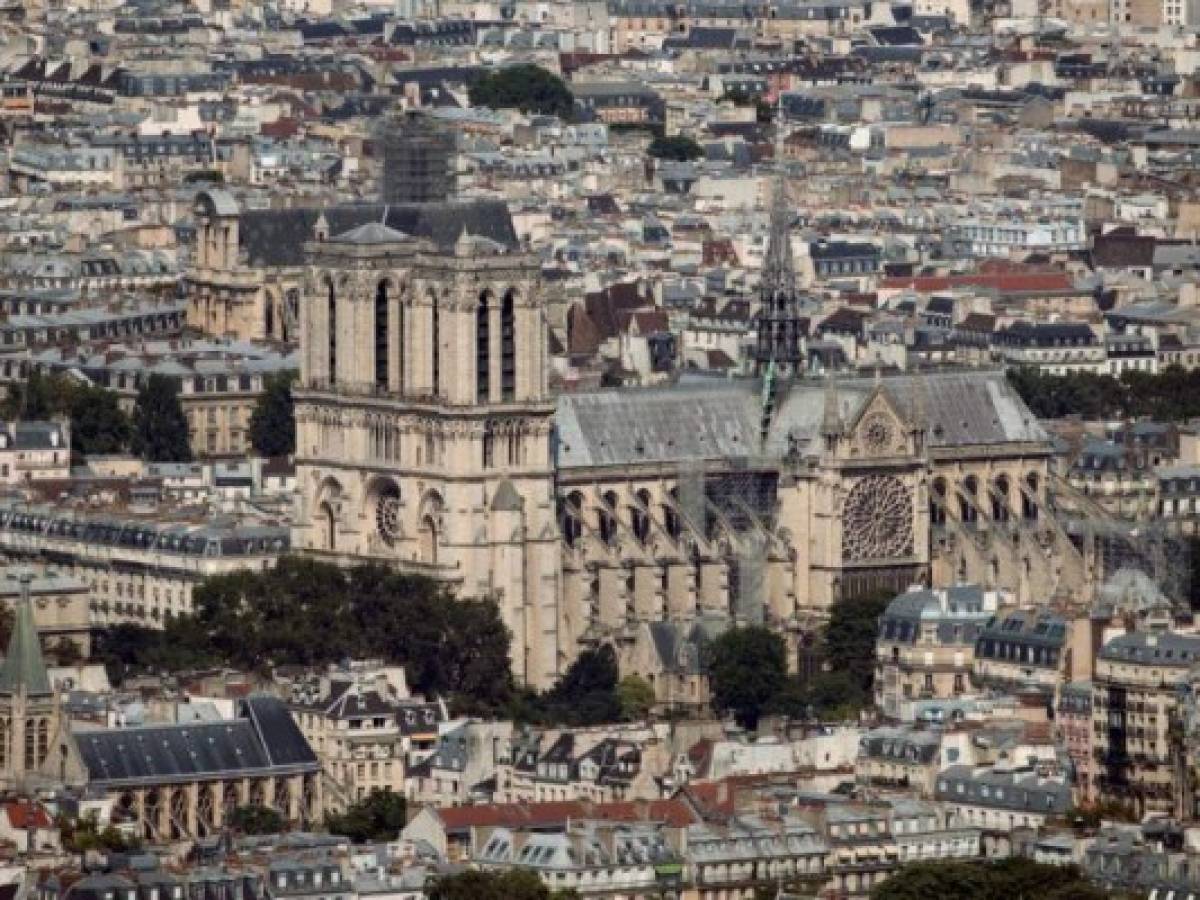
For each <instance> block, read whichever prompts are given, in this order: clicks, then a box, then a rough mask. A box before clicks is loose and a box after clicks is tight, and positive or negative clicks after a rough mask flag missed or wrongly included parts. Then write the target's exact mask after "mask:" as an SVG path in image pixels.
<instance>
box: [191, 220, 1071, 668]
mask: <svg viewBox="0 0 1200 900" xmlns="http://www.w3.org/2000/svg"><path fill="white" fill-rule="evenodd" d="M232 205H233V204H232V202H231V201H230V200H229V199H228V198H218V200H212V199H210V200H207V201H204V202H202V203H200V204H198V208H205V209H209V210H214V211H215V210H218V209H221V210H225V212H224V213H222V214H217V213H216V212H212V213H211V214H210V215H209V216H208V217H207V218H203V219H202V221H201V241H202V242H206V246H208V247H209V248H210V249H209V251H208V257H207V259H208V261H209V263H210V266H215V268H217V269H219V268H220V265H221V263H220V262H219V260H221V259H226V260H232V261H233V262H230V263H229V265H230V266H231V267H234V268H236V266H237V265H239V264H243V263H246V262H247V260H246V255H247V252H249V254H250V258H249V260H248V264H249V265H252V266H257V267H259V268H260V269H270V270H272V271H274V272H275V273H276V276H278V275H279V273H282V274H283V275H285V276H286V277H288V278H292V279H293V280H294V283H295V284H296V285H298V286H299V290H300V293H301V302H300V315H299V320H300V321H299V328H300V343H301V357H302V362H301V381H300V384H299V385H298V387H297V390H296V394H295V398H296V419H297V446H296V454H297V469H298V473H297V474H298V481H299V486H300V492H301V500H300V510H299V514H298V519H297V526H296V531H295V544H296V545H297V547H298V548H300V549H303V550H305V551H306V552H310V553H313V554H318V555H321V556H324V557H326V558H329V559H334V560H339V561H346V560H364V559H369V560H376V561H381V562H386V563H388V564H391V565H394V566H396V567H398V568H400V569H403V570H406V571H410V572H419V573H423V574H427V575H429V576H431V577H433V578H436V579H439V580H442V581H445V582H447V583H450V584H452V585H453V586H454V588H455V589H456V591H457V592H458V594H459V595H460V596H463V597H489V598H494V599H495V600H496V602H497V603H498V604H499V607H500V609H501V612H502V615H503V619H504V621H505V623H506V624H507V626H508V627H509V629H510V630H511V632H512V655H513V670H514V672H515V673H516V675H517V677H518V678H519V679H522V680H523V681H526V682H528V683H531V684H534V685H545V684H548V683H549V682H551V681H553V679H554V678H555V676H556V674H557V673H559V672H561V671H562V670H563V669H564V668H565V666H566V665H568V664H569V663H570V661H571V660H572V659H573V658H574V657H575V656H576V654H577V653H578V652H579V650H580V649H581V648H582V647H585V646H589V645H595V644H597V643H600V642H610V643H613V644H614V645H615V646H616V647H617V649H618V652H619V656H621V658H622V660H623V661H624V662H625V664H627V665H630V666H635V665H639V663H636V662H634V661H632V660H633V659H634V657H633V656H631V654H632V653H633V650H632V648H633V647H634V645H635V644H636V643H637V642H638V640H639V635H640V634H642V635H644V634H645V630H646V629H647V628H648V627H649V628H658V629H660V630H661V629H662V628H663V627H665V626H664V625H663V623H671V625H672V626H673V627H674V628H675V629H676V633H678V634H682V633H683V632H684V631H685V630H686V629H688V628H690V627H693V625H694V624H695V623H698V622H705V623H710V624H711V623H714V622H716V623H726V624H728V623H732V622H764V623H766V624H768V625H770V626H772V627H774V628H777V629H779V630H780V631H782V632H783V633H785V634H787V635H789V637H790V638H792V639H797V638H798V637H799V635H801V634H802V633H803V632H805V631H806V630H808V629H810V628H811V627H812V625H813V623H814V622H816V621H819V620H820V617H821V616H822V615H823V614H824V613H825V612H826V611H827V610H828V609H829V607H830V606H831V605H832V604H835V603H837V602H838V601H839V599H841V598H846V597H852V596H855V595H861V594H864V593H867V592H876V591H881V590H889V591H891V590H902V589H903V588H905V587H906V586H908V585H910V584H912V583H918V582H925V583H932V584H945V583H948V582H952V581H957V580H971V581H979V582H983V583H985V584H988V585H993V586H1001V587H1006V588H1008V589H1010V590H1012V591H1013V592H1014V593H1015V595H1016V596H1017V598H1018V600H1023V601H1030V600H1037V601H1041V600H1043V599H1046V600H1048V599H1050V598H1051V597H1053V596H1054V595H1055V594H1056V593H1065V592H1067V591H1068V590H1071V591H1075V590H1078V589H1079V586H1080V585H1083V584H1085V583H1086V582H1087V581H1088V573H1087V571H1086V569H1087V565H1086V562H1085V560H1084V558H1083V557H1082V556H1081V555H1080V554H1079V553H1078V552H1076V551H1075V549H1074V547H1073V546H1072V545H1071V542H1070V540H1069V538H1068V536H1067V535H1066V534H1065V532H1063V530H1062V529H1061V527H1060V526H1059V524H1058V523H1057V521H1056V519H1055V517H1054V516H1053V515H1050V514H1048V512H1049V510H1048V508H1047V507H1048V503H1049V501H1050V490H1051V487H1052V485H1051V483H1050V482H1051V478H1052V468H1051V444H1050V441H1049V439H1048V438H1047V435H1046V434H1045V432H1044V431H1043V430H1042V428H1041V427H1040V426H1039V424H1038V422H1037V421H1036V419H1035V418H1034V416H1033V415H1032V413H1030V411H1029V410H1028V409H1027V408H1026V407H1025V405H1024V404H1023V403H1022V401H1021V400H1020V398H1019V397H1018V396H1017V395H1016V394H1015V393H1014V392H1013V391H1012V390H1011V388H1010V387H1009V386H1008V384H1007V382H1006V380H1005V378H1004V376H1003V374H1002V373H1000V372H998V371H987V370H973V371H961V370H960V371H954V372H944V373H935V374H906V375H889V376H884V377H880V376H879V375H878V374H868V375H866V376H865V377H836V378H827V379H811V378H805V377H804V372H803V369H804V365H803V359H802V357H801V355H800V352H799V344H798V342H797V335H798V334H799V328H798V323H797V321H796V317H797V316H798V315H799V312H798V306H797V300H796V297H795V279H794V275H793V273H792V269H791V266H792V261H791V252H790V247H789V238H788V232H787V217H786V215H784V214H782V208H781V207H777V209H776V211H775V213H774V214H773V215H772V234H771V245H770V249H769V251H768V255H767V263H766V265H765V266H764V271H763V277H762V287H761V289H760V292H761V297H760V298H759V304H758V306H759V315H758V319H757V321H758V333H757V335H756V341H755V343H754V346H753V348H752V350H751V353H750V354H749V355H750V358H751V360H752V364H753V367H754V370H753V372H748V373H747V374H746V375H745V376H744V377H740V378H734V379H728V378H710V377H702V376H685V377H681V378H680V380H679V381H678V382H677V383H674V384H671V385H669V386H665V387H655V388H644V389H612V390H600V391H596V392H582V393H564V394H561V395H559V396H552V395H551V393H550V391H549V387H548V385H549V380H548V371H549V367H550V359H549V350H548V347H549V342H548V339H547V338H548V324H547V321H548V320H547V315H546V309H545V306H544V292H543V288H542V286H541V284H540V280H539V275H540V267H539V263H538V260H537V259H536V258H535V257H534V256H532V255H530V254H529V253H528V252H526V251H525V250H524V249H522V247H521V245H520V242H519V241H518V240H517V238H516V235H515V233H514V232H513V229H512V223H511V220H509V218H508V216H507V212H506V211H504V209H503V207H502V206H501V205H498V204H495V203H491V204H482V203H479V202H475V203H472V202H450V203H442V204H436V205H433V206H429V205H426V206H421V205H413V206H404V205H399V206H396V205H393V206H389V207H383V206H359V207H343V208H335V209H329V210H325V211H317V210H308V211H297V210H288V211H258V212H256V213H254V214H253V215H250V214H241V213H238V212H237V211H236V210H232V211H231V210H230V207H231V206H232ZM239 220H240V221H239ZM239 226H240V229H239ZM222 242H224V245H223V243H222ZM276 257H278V258H277V259H276ZM238 259H241V260H242V263H238V262H236V261H237V260H238ZM214 261H218V262H215V263H214ZM216 281H219V279H216V278H215V276H214V283H216ZM214 296H216V295H215V294H214ZM660 649H662V648H660ZM663 652H670V649H669V647H668V648H667V649H666V650H665V651H663Z"/></svg>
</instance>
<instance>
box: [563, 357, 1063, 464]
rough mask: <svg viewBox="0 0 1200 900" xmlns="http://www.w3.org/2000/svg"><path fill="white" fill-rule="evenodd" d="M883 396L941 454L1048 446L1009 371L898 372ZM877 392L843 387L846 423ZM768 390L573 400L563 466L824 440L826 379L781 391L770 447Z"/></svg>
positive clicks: (703, 384) (706, 455)
mask: <svg viewBox="0 0 1200 900" xmlns="http://www.w3.org/2000/svg"><path fill="white" fill-rule="evenodd" d="M882 384H883V389H884V390H885V391H886V392H887V396H888V398H889V399H890V401H891V402H892V403H893V405H894V406H895V407H896V409H897V410H898V412H899V413H900V414H901V415H902V416H904V417H905V418H907V419H909V420H913V419H914V418H915V417H918V416H921V417H924V418H925V420H926V423H927V426H928V429H929V432H928V444H929V446H930V448H932V449H934V450H935V451H936V450H937V449H938V448H941V447H953V446H979V445H987V444H1006V443H1039V444H1040V443H1048V440H1049V438H1048V437H1047V435H1046V432H1045V431H1043V430H1042V427H1041V426H1040V425H1039V424H1038V422H1037V419H1036V417H1035V416H1034V415H1033V413H1031V412H1030V411H1029V408H1028V407H1027V406H1026V405H1025V404H1024V402H1023V401H1022V400H1021V399H1020V397H1019V396H1018V395H1017V394H1016V392H1015V391H1014V390H1013V389H1012V387H1011V386H1010V385H1009V384H1008V382H1007V381H1006V379H1005V377H1004V374H1003V373H1002V372H999V371H985V372H944V373H942V372H939V373H931V374H917V375H898V376H894V377H889V378H886V379H884V380H883V382H882ZM874 388H875V384H874V379H872V378H869V377H868V378H845V379H839V380H838V381H837V383H836V392H837V404H838V410H839V413H840V414H841V419H842V421H843V422H850V421H853V420H854V419H855V418H856V414H857V412H858V411H859V410H860V409H861V408H862V405H863V404H864V403H866V402H867V400H868V399H869V398H870V397H871V395H872V393H873V391H874ZM761 393H762V390H761V384H760V383H759V382H757V381H753V380H748V379H747V380H736V381H729V380H725V379H720V380H718V379H714V378H696V379H692V380H688V381H681V382H680V383H677V384H674V385H670V386H666V387H653V388H633V389H628V390H622V391H614V390H607V391H599V392H580V393H572V394H564V395H562V396H560V397H559V399H558V412H557V416H556V424H557V433H558V444H557V448H556V449H557V453H558V464H559V465H560V466H562V467H563V468H568V469H570V468H576V467H579V468H584V467H590V466H610V465H621V466H626V465H636V464H638V463H679V462H688V461H700V460H722V461H727V460H729V459H737V458H746V457H752V456H764V455H765V456H767V457H774V458H780V459H781V458H782V457H783V456H784V455H785V454H786V453H788V452H789V451H791V450H792V449H793V447H794V446H796V445H797V444H798V445H800V446H801V447H803V446H804V445H805V444H807V442H809V441H811V440H813V439H814V438H815V437H817V436H819V434H820V424H821V417H822V413H823V411H824V395H825V386H824V384H823V383H822V382H820V381H818V380H816V379H806V380H800V381H794V382H790V383H784V384H780V385H778V395H777V396H778V399H777V402H776V413H775V415H774V417H773V419H772V420H771V425H770V429H769V432H768V435H767V441H766V445H765V446H763V444H762V442H761V441H760V438H759V429H760V426H761V402H762V401H761Z"/></svg>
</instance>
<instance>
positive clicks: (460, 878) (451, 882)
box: [429, 869, 578, 900]
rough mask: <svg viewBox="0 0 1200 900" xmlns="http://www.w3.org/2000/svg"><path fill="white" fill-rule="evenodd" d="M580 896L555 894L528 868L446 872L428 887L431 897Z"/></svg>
mask: <svg viewBox="0 0 1200 900" xmlns="http://www.w3.org/2000/svg"><path fill="white" fill-rule="evenodd" d="M577 896H578V894H576V893H575V892H574V891H555V892H553V893H552V892H551V891H550V888H548V887H546V885H544V884H542V879H540V878H539V877H538V876H537V874H536V873H534V872H531V871H530V870H528V869H509V870H508V871H505V872H475V871H471V872H461V873H459V874H458V875H446V876H444V877H442V878H439V879H438V880H437V881H435V882H434V883H433V886H432V887H431V888H430V889H429V900H567V898H569V897H577Z"/></svg>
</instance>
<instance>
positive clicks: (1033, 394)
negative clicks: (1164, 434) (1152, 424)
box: [1008, 366, 1200, 422]
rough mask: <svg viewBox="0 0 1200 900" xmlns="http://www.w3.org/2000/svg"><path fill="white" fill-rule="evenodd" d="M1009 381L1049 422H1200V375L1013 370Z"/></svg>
mask: <svg viewBox="0 0 1200 900" xmlns="http://www.w3.org/2000/svg"><path fill="white" fill-rule="evenodd" d="M1008 378H1009V381H1010V382H1011V384H1012V386H1013V387H1014V388H1015V389H1016V391H1017V393H1018V394H1020V395H1021V399H1023V400H1024V401H1025V403H1026V404H1027V405H1028V406H1029V408H1030V409H1031V410H1032V411H1033V413H1034V415H1036V416H1038V417H1039V418H1043V419H1055V418H1060V417H1062V416H1069V415H1078V416H1082V417H1083V418H1084V419H1117V418H1142V417H1149V418H1152V419H1156V420H1158V421H1161V422H1178V421H1182V420H1184V419H1190V418H1192V417H1195V416H1200V371H1188V370H1186V369H1183V368H1180V367H1179V366H1170V367H1168V368H1166V369H1164V370H1163V371H1162V372H1159V373H1158V374H1151V373H1149V372H1135V371H1126V372H1122V373H1121V376H1120V377H1119V378H1114V377H1113V376H1111V375H1097V374H1094V373H1091V372H1072V373H1071V374H1069V375H1050V374H1047V373H1044V372H1042V371H1040V370H1038V369H1035V368H1030V367H1022V368H1017V369H1011V370H1009V373H1008Z"/></svg>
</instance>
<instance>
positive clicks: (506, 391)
mask: <svg viewBox="0 0 1200 900" xmlns="http://www.w3.org/2000/svg"><path fill="white" fill-rule="evenodd" d="M516 396H517V335H516V310H515V307H514V298H513V292H512V291H508V292H507V293H506V294H505V295H504V302H503V303H502V304H501V306H500V399H501V400H502V401H505V402H507V401H509V400H514V399H516Z"/></svg>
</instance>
